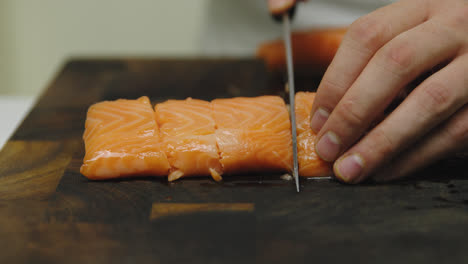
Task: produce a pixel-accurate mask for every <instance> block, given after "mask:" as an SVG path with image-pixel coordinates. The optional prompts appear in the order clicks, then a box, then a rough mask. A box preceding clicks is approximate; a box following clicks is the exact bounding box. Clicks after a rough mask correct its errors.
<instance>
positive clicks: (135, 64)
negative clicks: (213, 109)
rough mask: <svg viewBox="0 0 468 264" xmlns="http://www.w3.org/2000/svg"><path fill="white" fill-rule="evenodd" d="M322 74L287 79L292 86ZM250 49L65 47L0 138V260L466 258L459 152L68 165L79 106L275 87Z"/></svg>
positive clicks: (311, 82)
mask: <svg viewBox="0 0 468 264" xmlns="http://www.w3.org/2000/svg"><path fill="white" fill-rule="evenodd" d="M318 81H319V80H317V79H307V78H304V77H302V78H301V79H298V82H297V83H298V88H299V90H312V89H314V88H315V87H316V85H317V83H318ZM283 82H284V80H283V76H278V75H275V76H273V75H269V74H268V73H267V72H266V71H265V68H264V66H263V63H262V62H260V61H256V60H249V59H242V60H238V59H203V60H199V59H189V60H185V59H162V60H151V59H137V58H132V59H76V60H71V61H70V62H68V63H66V64H65V65H64V68H63V69H62V70H61V71H60V73H59V74H58V76H57V77H56V78H55V80H54V81H53V82H52V83H51V84H50V85H49V87H48V88H47V89H46V90H45V91H44V93H43V95H42V96H41V98H40V100H39V101H38V102H37V104H36V106H35V107H34V108H33V109H32V110H31V112H30V114H29V115H28V116H27V117H26V119H25V120H24V122H23V123H22V124H21V126H20V127H19V128H18V130H17V131H16V132H15V133H14V135H13V137H12V138H11V139H10V141H9V142H8V143H7V144H6V146H5V147H4V149H3V150H2V151H1V152H0V248H1V249H2V253H1V254H0V263H311V262H319V263H322V262H324V263H334V262H360V263H395V262H404V263H441V262H444V263H445V262H447V263H463V262H465V261H466V259H467V257H468V253H467V252H468V251H467V250H468V236H467V235H466V234H467V233H468V181H467V180H466V179H468V172H467V170H466V164H467V161H468V156H467V155H466V154H463V153H462V155H460V156H458V157H454V158H450V159H447V160H445V161H442V162H440V163H437V164H435V165H433V166H431V167H430V168H427V169H425V170H422V171H420V172H418V173H417V174H415V175H413V177H412V178H410V179H407V180H404V181H399V182H395V183H391V184H383V185H373V184H362V185H358V186H347V185H343V184H340V183H338V182H336V181H329V180H326V181H323V180H322V181H315V180H302V183H301V185H302V192H301V193H300V194H297V193H295V191H294V185H293V183H292V182H290V181H284V180H281V179H280V177H279V176H280V175H256V174H255V175H244V176H232V177H225V181H224V182H223V183H221V184H220V183H216V182H214V181H213V180H211V179H209V178H191V179H184V180H181V181H177V182H174V183H168V182H167V181H166V179H164V178H134V179H120V180H115V181H103V182H95V181H89V180H87V179H86V178H85V177H83V176H82V175H81V174H80V172H79V168H80V166H81V162H82V158H83V155H84V146H83V144H82V140H81V136H82V133H83V129H84V128H83V126H84V120H85V115H86V110H87V108H88V107H89V105H91V104H92V103H94V102H97V101H101V100H113V99H116V98H120V97H124V98H137V97H139V96H142V95H147V96H149V97H150V99H151V100H152V101H153V103H155V102H160V101H163V100H166V99H169V98H179V99H182V98H185V97H188V96H191V97H195V98H201V99H213V98H217V97H232V96H255V95H262V94H282V93H283Z"/></svg>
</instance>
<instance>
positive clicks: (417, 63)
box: [317, 21, 463, 161]
mask: <svg viewBox="0 0 468 264" xmlns="http://www.w3.org/2000/svg"><path fill="white" fill-rule="evenodd" d="M462 44H463V41H462V39H460V38H458V37H457V36H456V35H454V34H452V33H451V32H450V31H448V30H446V29H445V27H443V26H440V25H439V24H438V23H432V22H431V21H427V22H425V23H423V24H421V25H419V26H417V27H415V28H413V29H411V30H409V31H406V32H404V33H402V34H400V35H399V36H397V37H395V38H394V39H393V40H391V41H390V42H389V43H388V44H386V45H385V46H384V47H382V48H381V49H380V50H379V51H378V52H377V53H376V55H375V56H374V57H373V58H372V59H371V61H370V62H369V63H368V65H367V67H366V68H365V69H364V70H363V71H362V73H361V75H360V76H359V78H358V79H357V80H356V81H355V82H354V84H353V85H352V86H351V88H350V89H348V91H347V92H346V94H345V95H344V96H343V98H342V99H341V100H340V102H339V103H338V105H337V106H336V107H335V109H334V110H333V112H332V114H331V115H330V117H329V118H328V120H327V121H326V123H325V125H324V126H323V128H322V130H321V131H320V132H319V134H318V135H317V137H318V138H319V139H320V138H322V137H323V136H324V135H326V134H327V133H334V134H335V135H336V137H337V138H338V141H339V146H333V147H331V144H329V142H327V141H326V138H324V141H323V142H321V140H319V141H318V143H317V153H318V154H319V155H320V157H322V158H323V159H324V160H326V161H334V160H335V159H336V158H338V155H339V154H340V152H341V151H343V150H345V149H347V148H348V147H349V146H351V145H352V144H354V143H355V142H356V140H357V139H359V138H360V137H361V136H362V135H363V133H364V132H365V131H366V130H367V129H368V128H369V126H370V124H371V123H372V121H373V120H374V119H375V118H376V117H377V115H379V114H380V113H382V112H383V111H384V109H385V108H386V107H387V106H388V105H389V104H390V102H391V101H392V100H393V99H394V98H395V97H396V96H397V95H398V93H399V92H400V91H401V89H403V87H405V86H406V85H407V84H408V83H410V82H411V81H412V80H413V79H414V78H416V77H417V76H418V75H420V74H422V73H423V72H425V71H427V70H429V69H431V68H432V67H433V66H435V65H437V64H439V63H440V62H442V61H444V60H446V59H447V58H453V57H454V56H455V55H456V54H457V53H458V52H459V50H460V49H461V47H462ZM442 83H443V82H442ZM415 100H417V99H415ZM413 110H414V109H413ZM410 113H411V112H410Z"/></svg>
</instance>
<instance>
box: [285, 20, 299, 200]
mask: <svg viewBox="0 0 468 264" xmlns="http://www.w3.org/2000/svg"><path fill="white" fill-rule="evenodd" d="M283 39H284V48H285V50H286V64H287V71H288V88H289V89H288V90H289V115H290V119H291V132H292V145H293V177H294V181H295V182H296V191H297V192H300V189H299V165H298V160H297V132H296V114H295V113H296V111H295V98H294V97H295V95H296V93H295V89H294V88H295V87H294V67H293V55H292V47H291V22H290V17H289V13H284V14H283Z"/></svg>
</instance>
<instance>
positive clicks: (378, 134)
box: [369, 128, 397, 160]
mask: <svg viewBox="0 0 468 264" xmlns="http://www.w3.org/2000/svg"><path fill="white" fill-rule="evenodd" d="M369 139H370V141H371V142H372V144H371V145H370V146H369V151H370V152H373V155H375V157H377V159H378V158H379V157H380V158H381V159H387V160H388V159H389V158H390V157H391V156H392V155H393V154H394V152H395V151H396V148H397V147H396V144H395V142H394V141H393V140H392V139H391V138H390V136H389V135H388V132H386V131H385V130H383V129H381V128H375V129H374V130H372V132H371V133H370V134H369Z"/></svg>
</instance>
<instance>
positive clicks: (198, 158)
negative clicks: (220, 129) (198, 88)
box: [155, 98, 222, 181]
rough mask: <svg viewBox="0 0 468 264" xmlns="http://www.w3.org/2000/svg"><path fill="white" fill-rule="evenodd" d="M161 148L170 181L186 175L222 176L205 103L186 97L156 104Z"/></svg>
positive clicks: (210, 117) (208, 110)
mask: <svg viewBox="0 0 468 264" xmlns="http://www.w3.org/2000/svg"><path fill="white" fill-rule="evenodd" d="M155 110H156V120H157V123H158V124H159V126H160V134H161V139H162V144H163V149H164V151H165V153H166V155H167V158H168V160H169V163H170V165H171V172H170V174H169V181H173V180H176V179H178V178H180V177H185V176H202V175H212V177H213V178H214V179H216V180H220V175H221V174H222V168H221V164H220V162H219V153H218V147H217V145H216V138H215V122H214V120H213V117H212V114H211V106H210V103H209V102H207V101H202V100H197V99H191V98H188V99H186V100H169V101H166V102H164V103H161V104H157V105H156V107H155Z"/></svg>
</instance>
